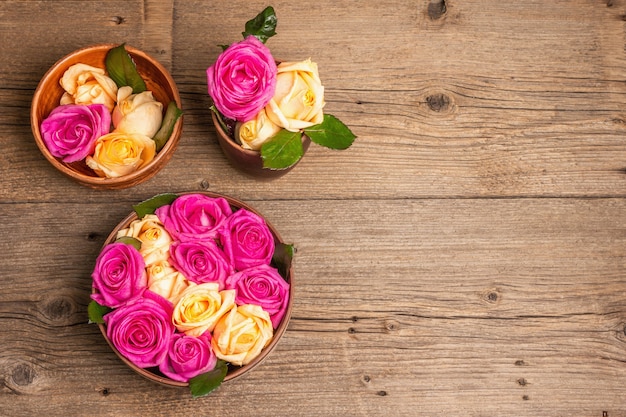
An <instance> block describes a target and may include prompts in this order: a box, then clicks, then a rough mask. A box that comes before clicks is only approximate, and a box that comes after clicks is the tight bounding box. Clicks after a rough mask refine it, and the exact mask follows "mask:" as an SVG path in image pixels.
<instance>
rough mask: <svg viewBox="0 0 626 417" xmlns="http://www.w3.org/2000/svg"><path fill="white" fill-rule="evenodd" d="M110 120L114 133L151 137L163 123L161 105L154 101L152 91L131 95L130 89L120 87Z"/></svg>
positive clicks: (131, 90)
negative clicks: (111, 120)
mask: <svg viewBox="0 0 626 417" xmlns="http://www.w3.org/2000/svg"><path fill="white" fill-rule="evenodd" d="M112 119H113V126H114V127H115V131H116V132H122V133H139V134H141V135H146V136H148V137H153V136H154V135H155V134H156V133H157V131H158V130H159V128H160V127H161V122H162V121H163V104H161V103H160V102H158V101H156V100H155V98H154V96H153V95H152V91H144V92H141V93H139V94H133V89H132V87H129V86H124V87H120V89H119V90H118V91H117V106H115V109H113V115H112Z"/></svg>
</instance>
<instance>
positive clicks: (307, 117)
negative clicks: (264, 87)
mask: <svg viewBox="0 0 626 417" xmlns="http://www.w3.org/2000/svg"><path fill="white" fill-rule="evenodd" d="M325 104H326V103H325V102H324V87H323V86H322V82H321V81H320V77H319V73H318V71H317V64H316V63H315V62H311V60H310V59H307V60H306V61H302V62H283V63H281V64H279V65H278V75H277V76H276V91H275V92H274V97H273V98H272V100H270V102H269V104H268V105H267V106H266V107H265V110H266V111H267V115H268V117H269V118H270V120H271V121H272V122H274V123H275V124H277V125H278V126H280V127H283V128H285V129H287V130H289V131H291V132H297V131H298V130H301V129H305V128H307V127H310V126H313V125H316V124H319V123H322V121H323V120H324V113H323V112H322V109H323V107H324V105H325Z"/></svg>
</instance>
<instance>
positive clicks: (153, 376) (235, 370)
mask: <svg viewBox="0 0 626 417" xmlns="http://www.w3.org/2000/svg"><path fill="white" fill-rule="evenodd" d="M184 194H204V195H206V196H209V197H211V198H219V197H222V198H224V199H226V201H227V202H228V203H229V204H230V206H231V207H232V209H233V212H234V211H236V210H238V209H240V208H245V209H246V210H248V211H250V212H252V213H254V214H256V215H258V216H260V217H262V218H263V219H264V220H265V222H266V224H267V226H268V227H269V229H270V231H271V232H272V234H273V236H274V241H275V243H276V244H278V243H284V242H283V240H282V238H281V236H280V234H279V233H278V231H277V230H276V228H275V227H274V226H273V225H272V224H271V223H269V222H268V221H267V219H265V218H264V217H263V215H262V214H261V213H260V212H258V211H257V210H255V209H254V208H253V207H251V206H250V205H248V204H246V203H244V202H242V201H240V200H237V199H235V198H232V197H228V196H224V195H220V194H216V193H211V192H193V193H179V194H178V195H184ZM136 219H137V214H136V213H135V212H132V213H131V214H129V215H128V216H127V217H126V218H125V219H124V220H122V221H121V222H120V223H119V224H118V225H117V226H116V227H115V228H114V229H113V230H112V231H111V233H110V234H109V235H108V237H107V239H106V241H105V242H104V245H103V247H104V246H106V245H107V244H109V243H112V242H114V241H115V240H116V238H117V232H118V231H120V230H122V229H125V228H127V227H128V226H129V225H130V223H131V222H132V221H133V220H136ZM282 266H283V267H284V271H281V275H282V276H283V278H284V279H285V280H286V281H287V282H288V283H289V300H288V304H287V307H286V310H285V314H284V316H283V318H282V320H281V322H280V324H279V325H278V327H277V328H276V329H275V330H274V336H273V338H272V340H271V342H270V343H269V344H268V346H266V347H265V348H264V349H263V351H262V352H261V353H260V354H259V356H257V357H256V358H254V359H253V360H252V361H251V362H250V363H248V364H247V365H243V366H233V365H229V367H228V373H227V374H226V377H225V378H224V382H226V381H232V380H234V379H236V378H238V377H241V376H243V375H244V374H246V373H248V372H250V371H251V370H252V369H254V368H255V367H257V366H258V365H259V364H261V362H263V360H265V359H266V358H267V356H268V355H269V354H270V353H271V352H272V351H273V350H274V348H275V347H276V345H277V343H278V342H279V340H280V339H281V337H282V336H283V334H284V333H285V330H286V329H287V326H288V324H289V320H290V318H291V310H292V305H293V296H294V282H293V267H292V265H291V262H290V263H289V265H282ZM92 292H95V289H92ZM98 326H99V328H100V331H101V333H102V335H103V337H104V338H105V340H106V341H107V343H108V344H109V346H110V347H111V349H112V350H113V351H114V352H115V354H116V355H117V356H118V357H119V358H120V359H121V360H122V361H123V362H124V363H125V364H126V365H127V366H128V367H130V368H131V369H132V370H133V371H135V372H136V373H138V374H139V375H141V376H143V377H145V378H147V379H149V380H151V381H153V382H156V383H159V384H162V385H166V386H169V387H188V386H189V383H188V382H179V381H174V380H172V379H170V378H168V377H166V376H164V375H162V374H160V373H159V372H158V370H149V369H143V368H140V367H138V366H137V365H135V364H133V363H132V362H131V361H129V360H128V359H127V358H125V357H124V356H123V355H122V354H121V353H120V352H119V351H118V350H117V349H116V347H115V346H114V345H113V343H112V342H111V340H110V339H109V338H108V337H107V333H106V325H105V324H99V325H98Z"/></svg>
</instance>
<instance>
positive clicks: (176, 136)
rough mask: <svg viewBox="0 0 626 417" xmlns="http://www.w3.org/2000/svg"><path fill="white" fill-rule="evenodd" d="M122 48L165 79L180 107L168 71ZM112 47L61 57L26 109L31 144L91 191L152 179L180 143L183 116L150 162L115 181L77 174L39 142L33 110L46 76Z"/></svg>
mask: <svg viewBox="0 0 626 417" xmlns="http://www.w3.org/2000/svg"><path fill="white" fill-rule="evenodd" d="M123 45H124V48H125V49H126V51H127V52H128V53H129V54H131V56H132V55H135V56H139V57H141V58H142V59H143V60H145V61H147V62H149V63H150V64H151V65H153V66H154V67H155V68H156V69H157V70H158V71H159V72H160V73H161V74H162V75H163V77H164V78H165V79H166V80H167V83H168V87H169V88H170V89H171V90H172V95H173V99H174V101H175V102H176V105H177V106H178V108H182V102H181V99H180V92H179V90H178V86H177V85H176V82H175V81H174V78H173V77H172V75H171V74H170V72H169V71H168V70H167V69H166V68H165V67H164V66H163V65H162V64H161V63H160V62H159V61H158V60H156V59H155V58H154V57H152V56H151V55H149V54H147V53H146V52H144V51H142V50H140V49H138V48H135V47H133V46H131V45H128V44H123ZM116 46H120V45H119V44H115V43H98V44H94V45H88V46H84V47H81V48H79V49H76V50H74V51H72V52H70V53H68V54H66V55H65V56H63V57H61V58H60V59H59V60H57V61H56V62H55V63H54V64H53V65H52V66H51V67H50V68H48V70H47V71H46V72H45V74H44V75H43V77H41V79H40V80H39V83H38V84H37V88H36V89H35V92H34V94H33V99H32V101H31V107H30V125H31V131H32V133H33V136H34V137H35V142H36V144H37V147H38V148H39V150H40V151H41V153H42V154H43V156H44V157H45V158H46V159H47V160H48V162H50V163H51V164H52V166H54V167H55V168H56V169H57V170H58V171H60V172H61V173H63V174H64V175H66V176H68V177H70V178H72V179H74V180H75V181H77V182H79V183H81V184H83V185H87V186H90V187H92V188H126V187H130V186H133V185H136V184H139V183H141V182H144V181H147V180H148V179H150V178H151V177H152V176H154V175H156V173H157V172H158V171H160V170H161V169H162V168H163V167H164V166H165V164H166V163H167V161H168V160H169V159H170V158H171V156H172V153H173V152H174V150H175V149H176V147H177V146H178V142H179V141H180V136H181V133H182V127H183V126H182V124H183V123H182V119H183V117H180V118H179V119H178V120H177V121H176V124H175V125H174V129H173V130H172V134H171V136H170V138H169V139H168V141H167V142H166V143H165V146H163V148H162V149H161V150H160V151H159V152H158V153H157V154H156V155H155V157H154V159H153V160H152V161H150V163H149V164H148V165H146V166H144V167H142V168H140V169H138V170H136V171H134V172H132V173H130V174H128V175H124V176H121V177H116V178H104V177H99V176H92V175H87V174H84V173H82V172H80V171H77V170H74V169H72V168H70V167H68V166H67V165H66V164H65V163H64V162H62V161H61V160H60V159H57V158H56V157H54V156H53V155H52V154H51V153H50V151H49V150H48V148H47V147H46V145H45V144H44V142H43V139H42V137H41V131H40V123H41V120H37V114H36V113H37V109H38V107H39V105H40V101H41V97H42V94H43V92H44V88H45V86H46V85H47V84H48V83H49V82H50V80H49V77H50V76H51V74H52V73H53V72H54V71H55V70H56V69H57V68H59V67H62V66H63V65H65V64H66V63H67V62H68V61H70V60H72V59H73V58H75V57H77V56H82V55H83V54H85V53H90V52H100V51H107V50H109V49H111V48H114V47H116ZM165 106H167V103H165V104H164V107H165ZM161 161H163V164H162V165H159V162H161ZM155 165H156V167H155Z"/></svg>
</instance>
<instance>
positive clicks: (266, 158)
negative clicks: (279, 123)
mask: <svg viewBox="0 0 626 417" xmlns="http://www.w3.org/2000/svg"><path fill="white" fill-rule="evenodd" d="M303 154H304V150H303V149H302V133H301V132H290V131H288V130H285V129H283V130H281V131H280V132H278V133H277V134H276V135H274V136H273V137H272V138H271V139H270V140H268V141H267V142H265V143H264V144H263V146H261V158H262V159H263V167H264V168H270V169H285V168H289V167H290V166H292V165H294V164H295V163H296V162H298V161H299V160H300V158H302V155H303Z"/></svg>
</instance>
